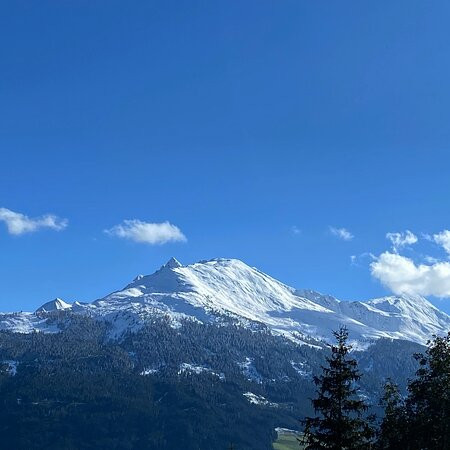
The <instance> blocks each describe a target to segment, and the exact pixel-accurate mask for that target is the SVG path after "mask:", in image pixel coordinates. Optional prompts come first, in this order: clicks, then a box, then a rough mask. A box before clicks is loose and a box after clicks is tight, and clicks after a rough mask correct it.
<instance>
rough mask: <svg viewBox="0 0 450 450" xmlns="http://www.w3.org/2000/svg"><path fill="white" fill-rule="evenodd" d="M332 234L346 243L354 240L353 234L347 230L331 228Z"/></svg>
mask: <svg viewBox="0 0 450 450" xmlns="http://www.w3.org/2000/svg"><path fill="white" fill-rule="evenodd" d="M330 232H331V234H333V235H334V236H336V237H338V238H339V239H342V240H344V241H351V240H352V239H353V238H354V236H353V234H352V233H350V231H348V230H347V229H345V228H335V227H330Z"/></svg>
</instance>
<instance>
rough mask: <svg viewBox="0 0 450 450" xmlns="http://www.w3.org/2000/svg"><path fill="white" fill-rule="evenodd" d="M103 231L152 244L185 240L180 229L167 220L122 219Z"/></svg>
mask: <svg viewBox="0 0 450 450" xmlns="http://www.w3.org/2000/svg"><path fill="white" fill-rule="evenodd" d="M105 233H107V234H109V235H111V236H117V237H120V238H124V239H130V240H132V241H135V242H143V243H146V244H153V245H156V244H165V243H167V242H185V241H186V240H187V239H186V236H185V235H184V234H183V233H182V232H181V230H180V229H179V228H178V227H176V226H175V225H172V224H171V223H169V222H163V223H149V222H142V221H140V220H136V219H134V220H124V221H123V222H122V223H121V224H119V225H116V226H114V227H112V228H110V229H108V230H105Z"/></svg>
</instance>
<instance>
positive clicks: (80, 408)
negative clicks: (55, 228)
mask: <svg viewBox="0 0 450 450" xmlns="http://www.w3.org/2000/svg"><path fill="white" fill-rule="evenodd" d="M51 320H55V321H58V323H59V324H60V326H61V327H62V328H63V330H62V331H61V332H60V333H54V334H43V333H32V334H18V333H9V332H0V361H2V363H1V366H0V403H1V408H0V428H1V430H0V431H1V434H0V436H1V444H0V447H1V448H7V449H10V448H11V449H44V448H45V449H94V448H96V449H99V448H105V449H106V448H108V449H179V448H183V449H221V448H223V449H226V448H229V446H230V443H233V445H234V448H235V449H242V450H250V449H255V450H256V449H258V450H264V449H271V448H272V442H273V440H274V439H275V437H276V433H275V431H274V430H275V427H286V428H291V429H299V427H300V422H299V420H301V419H302V418H304V417H305V416H306V415H308V414H311V413H312V409H311V403H310V398H311V397H312V396H313V395H314V383H313V377H314V376H315V375H316V374H318V373H319V372H320V367H321V366H322V365H323V364H324V363H325V362H326V360H325V358H326V356H327V354H328V350H327V348H326V347H325V346H321V345H317V346H311V345H296V344H294V343H292V342H290V341H288V340H286V339H284V338H281V337H277V336H273V335H272V334H271V333H269V332H268V330H267V329H266V328H264V327H263V326H259V325H255V327H253V328H252V329H248V328H244V327H241V326H237V325H236V324H234V323H233V322H232V321H230V322H225V323H222V324H220V326H217V325H212V324H211V325H204V324H200V323H197V322H192V321H186V322H185V323H183V324H182V327H181V328H176V327H173V326H172V325H171V323H170V322H169V321H167V320H165V319H155V320H153V321H152V322H149V323H147V324H146V325H145V326H144V327H143V328H141V329H140V330H139V331H136V332H134V333H128V334H126V335H124V336H123V337H122V338H121V339H120V340H117V339H111V337H110V336H111V330H110V329H109V325H108V324H107V323H106V322H99V321H95V320H92V319H90V318H89V317H83V316H80V315H73V316H67V315H61V316H53V317H52V318H51ZM316 344H317V343H316ZM420 349H421V347H420V346H418V345H416V344H411V343H408V342H401V341H394V342H392V341H388V340H380V341H377V342H376V343H374V344H373V345H372V346H371V347H369V349H368V350H367V351H364V352H355V353H354V354H355V355H356V357H357V358H358V360H359V362H360V366H361V368H362V370H363V373H364V377H362V379H361V383H360V389H361V391H362V392H364V395H365V396H366V397H367V399H368V401H369V403H371V404H372V407H373V409H374V410H377V408H378V398H379V397H380V395H381V390H382V385H383V383H384V378H385V377H389V378H391V379H393V380H395V381H396V382H397V383H398V384H399V389H405V387H406V381H407V378H408V377H409V376H410V375H411V374H413V373H414V371H415V370H416V368H417V362H416V361H415V360H414V358H413V357H412V355H413V353H414V352H415V351H417V350H420ZM245 361H247V363H248V362H249V361H250V362H251V364H250V363H248V364H247V365H248V366H249V367H247V368H246V366H245V365H244V362H245ZM183 363H185V364H192V365H195V366H200V367H202V368H204V370H203V371H200V372H199V373H195V371H194V372H193V371H189V370H180V365H181V364H183ZM299 368H302V369H301V371H299ZM248 392H251V393H252V394H255V395H257V396H261V397H264V399H267V401H265V402H261V403H260V404H252V403H251V402H250V401H249V399H248V398H247V397H246V396H244V394H245V393H248Z"/></svg>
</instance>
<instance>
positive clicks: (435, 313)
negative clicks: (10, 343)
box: [0, 258, 450, 345]
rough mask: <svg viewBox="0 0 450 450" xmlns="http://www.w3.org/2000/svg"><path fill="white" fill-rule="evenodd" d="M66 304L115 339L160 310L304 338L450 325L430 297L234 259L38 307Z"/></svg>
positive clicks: (400, 334)
mask: <svg viewBox="0 0 450 450" xmlns="http://www.w3.org/2000/svg"><path fill="white" fill-rule="evenodd" d="M61 309H63V310H68V309H69V310H72V311H74V312H75V313H85V314H90V315H92V316H94V317H98V318H102V319H104V320H108V321H110V322H112V323H113V324H114V325H115V336H119V335H120V334H121V333H123V331H125V330H127V329H130V328H132V329H138V328H139V327H140V326H142V324H143V323H144V321H146V320H149V319H151V318H152V317H153V316H154V315H159V316H161V315H163V316H165V317H169V318H170V319H171V320H172V323H173V325H174V326H179V323H180V319H182V318H191V319H192V320H198V321H201V322H206V321H214V320H216V319H217V318H218V317H221V316H224V315H225V316H231V317H233V318H235V319H238V320H240V321H241V323H242V325H243V326H246V325H248V323H249V321H256V322H261V323H264V324H266V325H267V326H268V327H269V328H270V329H271V330H272V331H273V332H275V333H278V334H282V335H284V336H286V337H288V338H291V339H294V340H297V339H298V338H299V337H301V336H302V335H303V336H306V337H312V338H314V339H324V340H329V339H330V338H331V333H332V330H336V329H337V328H339V326H340V325H346V326H347V328H348V329H349V332H350V335H351V338H352V339H353V340H355V341H357V342H358V345H363V343H364V342H367V341H368V340H371V339H376V338H379V337H391V338H400V339H407V340H412V341H416V342H420V343H424V342H425V341H426V340H427V339H429V338H430V337H431V336H432V334H436V333H437V334H442V333H444V332H446V331H447V330H448V329H450V317H449V316H448V315H446V314H444V313H443V312H441V311H439V310H438V309H437V308H435V307H434V306H433V305H431V304H430V303H429V302H428V301H427V300H426V299H424V298H423V297H412V296H400V297H384V298H381V299H375V300H371V301H368V302H341V301H339V300H337V299H335V298H334V297H331V296H324V295H321V294H319V293H316V292H314V291H300V290H296V289H294V288H291V287H289V286H286V285H285V284H283V283H281V282H279V281H277V280H275V279H274V278H272V277H270V276H268V275H266V274H264V273H263V272H261V271H259V270H257V269H255V268H252V267H249V266H247V265H246V264H244V263H243V262H242V261H239V260H235V259H214V260H211V261H201V262H198V263H195V264H191V265H188V266H182V265H181V264H180V263H179V262H178V261H177V260H175V259H174V258H172V259H171V260H170V261H169V262H168V263H167V264H165V265H164V266H162V267H161V269H159V270H158V271H156V272H155V273H154V274H152V275H147V276H139V277H137V278H136V279H135V280H134V281H133V282H132V283H131V284H129V285H128V286H126V287H125V288H124V289H123V290H120V291H117V292H113V293H112V294H110V295H108V296H106V297H104V298H102V299H99V300H96V301H94V302H93V303H90V304H80V303H77V302H76V303H74V304H72V305H71V304H67V303H65V302H63V301H62V300H60V299H57V300H55V301H53V302H49V303H47V304H45V305H43V306H42V307H41V308H39V310H38V312H40V313H41V314H42V312H45V311H53V310H61ZM21 320H22V322H27V321H28V322H30V323H29V326H28V329H33V328H35V325H34V322H33V321H34V320H37V317H36V314H29V316H23V317H22V318H21ZM16 321H17V320H16ZM19 322H20V321H19ZM38 325H39V324H38ZM1 328H6V329H13V330H16V331H23V332H27V327H25V326H24V325H23V323H22V324H21V326H19V327H17V328H16V326H15V325H14V324H13V323H11V317H10V315H3V316H1V315H0V329H1Z"/></svg>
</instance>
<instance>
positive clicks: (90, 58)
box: [0, 0, 450, 311]
mask: <svg viewBox="0 0 450 450" xmlns="http://www.w3.org/2000/svg"><path fill="white" fill-rule="evenodd" d="M449 21H450V3H449V2H447V1H433V2H426V1H414V0H408V1H396V2H392V1H376V2H362V1H360V0H355V1H344V2H331V1H324V2H316V1H309V0H295V1H278V0H274V1H264V0H255V1H220V2H219V1H213V0H211V1H201V2H199V1H192V0H191V1H186V2H184V1H172V2H167V1H148V0H147V1H133V2H128V3H126V2H123V1H114V0H109V1H92V0H91V1H58V2H55V1H39V2H36V1H31V0H30V1H16V2H2V3H1V5H0V36H1V41H2V49H1V54H0V99H1V100H0V168H1V172H0V173H1V175H0V208H6V209H8V210H10V211H13V212H17V213H21V214H24V215H26V216H28V217H29V218H30V220H32V219H33V218H36V217H39V216H43V215H45V214H48V213H52V214H55V215H57V216H58V217H60V218H63V219H68V226H67V227H66V228H65V229H64V230H60V231H56V230H53V229H51V228H48V227H42V228H41V229H39V230H35V231H34V232H23V233H21V234H11V233H9V232H8V228H7V227H6V221H5V223H0V283H1V291H0V310H16V309H19V310H20V309H24V310H26V309H33V308H35V307H37V306H38V305H39V304H41V303H43V302H44V301H47V300H49V299H51V298H54V297H56V296H59V297H62V298H64V299H66V300H68V301H72V300H75V299H79V300H93V299H95V298H97V297H100V296H103V295H105V294H107V293H108V292H110V291H112V290H114V289H117V288H120V287H122V286H123V285H125V284H126V283H127V282H128V281H130V279H132V278H133V277H134V276H135V275H136V274H138V273H150V272H152V271H154V270H155V269H156V268H158V267H159V266H160V265H161V264H162V263H164V262H165V260H167V259H168V258H169V257H170V256H172V255H174V256H176V257H177V258H178V259H179V260H180V261H182V262H184V263H190V262H194V261H196V260H199V259H209V258H213V257H234V258H239V259H242V260H244V261H245V262H247V263H248V264H250V265H254V266H257V267H258V268H260V269H261V270H264V271H265V272H267V273H269V274H271V275H273V276H275V277H277V278H278V279H280V280H282V281H284V282H286V283H288V284H290V285H293V286H296V287H299V288H314V289H316V290H319V291H322V292H327V293H331V294H333V295H336V296H337V297H339V298H343V299H367V298H369V297H372V296H378V295H384V294H387V293H389V292H390V289H389V287H385V286H383V285H382V283H381V282H380V279H381V277H384V278H383V280H386V278H389V277H390V276H391V275H392V274H391V273H390V272H389V273H386V271H384V272H383V269H384V267H382V268H381V269H380V270H381V272H382V274H381V275H380V276H379V279H376V277H374V276H372V275H371V268H370V264H371V263H372V264H373V263H374V262H377V261H378V262H380V264H381V263H382V262H381V261H380V260H379V259H377V258H379V255H381V254H382V253H383V252H389V254H390V255H394V256H399V257H400V255H399V254H401V255H402V256H401V258H404V259H405V258H408V261H410V260H411V261H413V265H414V264H415V265H418V264H421V263H422V264H427V266H426V267H425V270H428V271H431V272H432V273H433V274H434V273H435V269H436V268H435V267H434V266H435V265H436V264H441V265H442V267H443V268H444V269H448V264H449V263H448V256H447V253H446V252H445V250H444V248H443V247H442V246H439V245H438V243H437V242H438V240H437V239H435V238H433V234H437V233H440V232H442V231H444V230H446V229H448V228H450V217H449V214H450V209H449V198H450V189H449V188H450V177H449V171H448V169H449V165H450V153H449V151H450V82H449V80H450V44H449V43H450V27H449V26H448V24H449ZM125 219H137V220H140V221H143V222H149V223H161V222H165V221H169V222H170V223H171V224H173V225H175V226H177V227H178V228H179V229H180V230H181V232H182V233H183V234H184V235H185V236H186V238H187V241H186V242H169V243H166V244H164V245H151V244H148V243H138V242H133V241H132V240H127V239H120V237H117V236H112V235H111V233H110V234H107V233H105V232H104V230H105V229H110V228H112V227H114V226H116V225H118V224H121V223H122V221H123V220H125ZM293 227H296V228H295V229H294V228H293ZM330 227H335V228H346V229H347V230H348V231H349V232H350V233H351V234H352V235H353V236H354V237H353V239H348V240H345V239H342V238H340V237H339V236H337V235H335V234H333V233H332V231H331V230H330ZM294 230H297V232H295V231H294ZM406 230H411V231H412V232H413V233H414V234H415V235H416V236H417V238H418V239H419V242H418V243H416V244H413V245H411V246H407V245H404V246H400V247H401V248H400V249H397V250H396V251H397V252H398V253H396V252H395V251H394V250H392V248H391V244H390V242H389V241H388V240H387V239H386V233H388V232H405V231H406ZM422 233H425V234H428V235H430V236H428V239H424V238H423V237H422ZM441 243H442V242H441ZM366 253H372V254H373V256H372V257H371V256H368V255H367V254H366ZM352 255H354V256H355V258H354V261H353V263H352V261H351V256H352ZM361 255H362V256H361ZM429 256H433V257H434V258H436V259H437V260H439V262H436V260H431V258H429ZM426 257H428V258H426ZM374 258H375V259H374ZM426 261H428V262H426ZM384 262H386V261H384ZM397 262H398V261H397ZM402 262H404V261H400V263H402ZM394 266H395V264H394ZM397 269H399V268H398V266H395V267H393V268H392V270H393V271H394V272H395V270H397ZM372 270H373V269H372ZM399 270H401V267H400V269H399ZM414 270H416V271H419V269H418V268H417V266H414ZM419 272H420V271H419ZM392 276H393V277H394V278H395V277H396V276H397V273H394V275H392ZM412 276H413V277H414V276H418V277H420V276H421V275H420V274H419V275H418V274H416V273H414V274H413V275H412ZM400 277H401V274H400ZM389 280H390V281H388V282H385V285H387V286H391V287H392V286H398V284H395V283H397V281H398V280H397V279H396V280H394V281H392V279H391V278H389ZM433 280H434V281H433ZM433 280H432V281H431V282H430V283H431V284H432V286H428V287H427V288H426V289H425V291H427V289H428V290H429V291H430V292H431V293H434V292H441V295H440V296H442V297H449V296H450V292H448V291H449V288H448V287H446V285H445V283H446V280H442V279H440V278H439V276H437V279H436V280H435V279H434V278H433ZM401 282H402V280H400V281H399V283H400V284H401ZM409 282H411V283H413V284H414V282H415V280H413V281H411V280H409ZM427 282H428V281H427ZM389 283H390V284H389ZM418 283H419V284H420V280H419V281H418ZM433 283H435V284H433ZM391 290H392V289H391ZM447 294H449V295H447ZM433 301H435V303H436V304H438V305H440V307H442V309H444V310H446V311H450V307H449V303H450V301H449V300H445V299H444V300H436V299H434V300H433Z"/></svg>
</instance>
